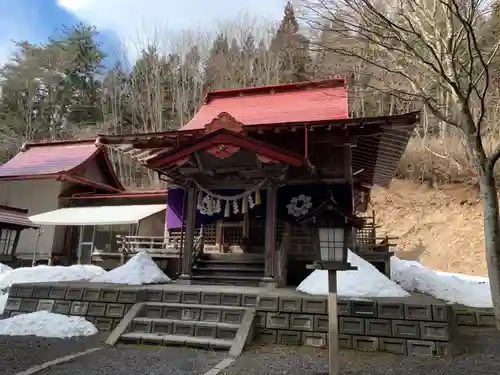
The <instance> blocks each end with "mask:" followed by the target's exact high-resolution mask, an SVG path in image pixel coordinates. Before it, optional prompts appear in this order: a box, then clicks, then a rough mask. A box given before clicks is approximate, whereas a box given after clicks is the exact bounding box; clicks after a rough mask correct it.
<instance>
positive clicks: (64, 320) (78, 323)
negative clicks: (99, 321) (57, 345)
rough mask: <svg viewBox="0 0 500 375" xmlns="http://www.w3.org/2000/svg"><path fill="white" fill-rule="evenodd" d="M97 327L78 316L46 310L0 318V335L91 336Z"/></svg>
mask: <svg viewBox="0 0 500 375" xmlns="http://www.w3.org/2000/svg"><path fill="white" fill-rule="evenodd" d="M96 333H97V328H96V327H95V326H94V325H93V324H92V323H90V322H89V321H87V320H85V318H82V317H80V316H66V315H60V314H53V313H49V312H47V311H37V312H34V313H30V314H22V315H16V316H14V317H12V318H8V319H4V320H0V336H1V335H5V336H30V335H34V336H40V337H57V338H70V337H75V336H92V335H94V334H96Z"/></svg>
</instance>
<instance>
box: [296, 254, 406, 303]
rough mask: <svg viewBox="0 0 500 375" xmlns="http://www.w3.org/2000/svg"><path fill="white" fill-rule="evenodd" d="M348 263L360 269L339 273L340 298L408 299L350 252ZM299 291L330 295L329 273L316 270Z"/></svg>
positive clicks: (403, 291)
mask: <svg viewBox="0 0 500 375" xmlns="http://www.w3.org/2000/svg"><path fill="white" fill-rule="evenodd" d="M348 261H349V262H350V263H351V265H353V266H356V267H358V269H357V270H355V271H341V272H337V289H338V292H337V293H338V296H339V297H354V298H356V297H358V298H359V297H365V298H367V297H407V296H409V294H408V293H407V292H406V291H405V290H404V289H403V288H401V287H400V286H398V285H397V284H396V283H394V282H393V281H391V280H389V279H388V278H387V277H386V276H385V275H383V274H382V273H380V272H379V271H378V270H377V269H376V268H375V267H374V266H372V265H371V264H370V263H368V262H367V261H365V260H363V259H361V258H360V257H359V256H357V255H356V254H354V253H353V252H351V251H349V254H348ZM297 290H299V291H301V292H304V293H308V294H314V295H327V294H328V271H324V270H315V271H313V272H312V273H311V274H310V275H309V276H308V277H307V278H305V279H304V281H302V282H301V283H300V285H299V286H298V287H297Z"/></svg>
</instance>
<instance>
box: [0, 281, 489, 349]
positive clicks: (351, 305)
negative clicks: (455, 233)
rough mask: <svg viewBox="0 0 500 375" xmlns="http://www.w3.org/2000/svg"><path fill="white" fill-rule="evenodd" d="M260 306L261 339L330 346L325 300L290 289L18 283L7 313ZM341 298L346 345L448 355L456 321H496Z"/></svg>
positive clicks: (116, 313) (101, 325)
mask: <svg viewBox="0 0 500 375" xmlns="http://www.w3.org/2000/svg"><path fill="white" fill-rule="evenodd" d="M143 301H149V302H167V303H181V304H201V305H222V306H243V307H253V306H255V307H256V311H257V317H256V319H257V321H256V326H257V332H256V339H258V340H260V341H263V342H269V343H277V344H291V345H312V346H326V345H327V342H328V315H327V306H328V304H327V299H326V298H325V297H314V296H304V295H299V294H297V293H295V292H291V293H290V294H287V293H286V291H279V292H278V291H275V292H266V291H262V292H261V293H260V295H257V294H256V293H255V292H253V293H250V292H249V293H244V292H240V290H234V291H224V292H221V291H215V290H214V291H212V290H210V289H208V290H207V289H206V288H205V289H203V290H196V289H195V288H189V287H187V288H186V289H184V290H181V289H179V288H171V287H169V286H165V287H164V288H161V289H160V288H158V287H155V288H151V287H150V288H148V287H142V288H137V287H135V288H131V287H128V286H120V285H116V286H113V285H109V284H107V285H103V284H92V283H81V282H80V283H74V284H73V283H40V284H17V285H14V286H12V287H11V289H10V293H9V299H8V301H7V305H6V308H5V311H4V317H11V316H15V315H18V314H22V313H29V312H34V311H39V310H47V311H50V312H54V313H60V314H66V315H77V316H84V317H85V318H86V319H87V320H89V321H90V322H92V323H93V324H94V325H95V326H96V327H97V328H98V329H99V330H104V331H111V330H113V329H114V328H115V327H116V325H117V324H118V322H119V321H120V320H121V319H122V317H123V316H124V315H125V314H126V313H127V312H128V310H129V309H130V308H131V307H132V306H133V304H135V303H137V302H143ZM395 301H396V300H395V299H383V300H378V301H372V300H342V299H340V300H339V302H338V325H339V333H340V339H339V340H340V345H341V347H343V348H351V349H357V350H368V351H385V352H391V353H400V354H408V355H411V354H427V355H440V356H441V355H442V356H445V355H448V354H451V353H454V352H456V351H457V348H456V347H455V340H456V336H457V326H458V327H464V326H465V327H470V326H494V315H493V311H492V310H491V309H465V308H453V307H452V306H451V305H446V304H439V303H435V304H427V303H421V302H416V301H418V299H413V298H408V299H398V300H397V301H398V302H395Z"/></svg>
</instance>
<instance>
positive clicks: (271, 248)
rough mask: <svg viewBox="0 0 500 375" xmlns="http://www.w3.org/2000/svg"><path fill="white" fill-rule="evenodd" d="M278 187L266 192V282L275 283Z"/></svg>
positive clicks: (272, 186)
mask: <svg viewBox="0 0 500 375" xmlns="http://www.w3.org/2000/svg"><path fill="white" fill-rule="evenodd" d="M276 190H277V189H276V186H274V185H270V186H268V187H267V192H266V229H265V235H266V238H265V262H266V263H265V274H264V277H265V280H264V281H265V282H273V281H274V277H275V269H274V262H275V257H276V203H277V202H276V199H277V195H276Z"/></svg>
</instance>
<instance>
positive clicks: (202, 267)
mask: <svg viewBox="0 0 500 375" xmlns="http://www.w3.org/2000/svg"><path fill="white" fill-rule="evenodd" d="M193 271H199V272H203V273H206V272H241V273H250V272H255V273H264V267H255V266H253V267H251V266H249V267H240V266H234V265H232V266H229V265H227V266H226V265H223V266H220V265H206V264H195V265H194V266H193Z"/></svg>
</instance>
